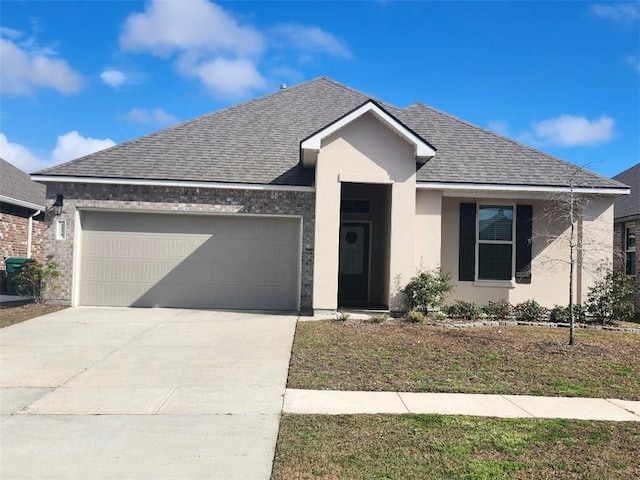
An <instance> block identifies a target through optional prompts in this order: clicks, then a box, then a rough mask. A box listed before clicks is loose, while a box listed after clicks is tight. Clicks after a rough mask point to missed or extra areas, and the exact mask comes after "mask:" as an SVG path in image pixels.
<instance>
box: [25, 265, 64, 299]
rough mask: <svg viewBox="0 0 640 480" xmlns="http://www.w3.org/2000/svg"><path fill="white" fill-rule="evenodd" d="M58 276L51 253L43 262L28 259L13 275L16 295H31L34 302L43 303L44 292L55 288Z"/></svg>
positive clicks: (57, 267)
mask: <svg viewBox="0 0 640 480" xmlns="http://www.w3.org/2000/svg"><path fill="white" fill-rule="evenodd" d="M58 278H60V270H59V265H58V262H56V261H55V260H54V258H53V255H47V258H46V259H45V261H44V263H40V262H39V261H37V260H33V259H29V260H27V261H26V262H25V263H24V264H23V265H22V268H20V271H19V272H18V273H17V274H16V276H15V279H14V282H15V284H16V292H17V293H18V295H24V296H27V297H33V299H34V301H35V302H36V303H44V302H45V296H46V294H47V293H48V292H49V291H50V290H55V289H56V288H57V283H56V280H57V279H58Z"/></svg>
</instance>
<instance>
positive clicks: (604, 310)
mask: <svg viewBox="0 0 640 480" xmlns="http://www.w3.org/2000/svg"><path fill="white" fill-rule="evenodd" d="M598 278H599V279H598V280H596V282H595V283H594V284H593V285H592V286H591V288H590V289H589V293H588V294H587V310H588V312H589V314H591V315H592V316H593V318H594V320H596V321H599V322H601V323H602V324H603V325H604V324H605V323H612V322H616V321H627V322H629V321H632V320H633V318H634V316H635V314H636V306H635V300H634V297H635V296H636V295H638V287H636V285H635V284H634V283H633V281H632V280H631V278H630V277H629V276H627V275H625V274H624V273H622V272H618V271H614V270H612V269H611V268H610V267H601V268H600V269H598Z"/></svg>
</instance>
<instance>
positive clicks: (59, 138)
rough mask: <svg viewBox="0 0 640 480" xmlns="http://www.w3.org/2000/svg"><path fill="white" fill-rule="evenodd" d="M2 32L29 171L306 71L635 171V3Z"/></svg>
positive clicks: (343, 9)
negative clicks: (421, 104)
mask: <svg viewBox="0 0 640 480" xmlns="http://www.w3.org/2000/svg"><path fill="white" fill-rule="evenodd" d="M0 27H1V28H0V42H1V44H0V156H1V157H2V158H5V159H6V160H8V161H10V162H12V163H13V164H15V165H16V166H18V167H20V168H22V169H23V170H25V171H28V172H32V171H35V170H38V169H40V168H43V167H46V166H49V165H51V164H53V163H60V162H63V161H68V160H71V159H73V158H77V157H78V156H81V155H84V154H87V153H90V152H92V151H95V150H97V149H102V148H106V147H108V146H111V145H113V144H117V143H121V142H124V141H127V140H130V139H132V138H136V137H139V136H141V135H144V134H146V133H150V132H153V131H155V130H158V129H161V128H165V127H167V126H169V125H172V124H174V123H177V122H180V121H185V120H189V119H191V118H194V117H196V116H198V115H201V114H204V113H208V112H211V111H214V110H217V109H219V108H222V107H225V106H228V105H232V104H236V103H238V102H241V101H246V100H248V99H251V98H255V97H258V96H262V95H265V94H268V93H269V92H273V91H275V90H277V89H278V86H279V85H280V84H281V83H286V84H288V85H295V84H297V83H300V82H303V81H306V80H310V79H312V78H316V77H318V76H322V75H325V76H328V77H331V78H333V79H335V80H337V81H339V82H342V83H344V84H347V85H349V86H351V87H353V88H355V89H357V90H360V91H362V92H365V93H367V94H369V95H371V96H372V97H375V98H379V99H382V100H384V101H387V102H389V103H392V104H395V105H397V106H400V107H403V106H407V105H409V104H411V103H414V102H417V101H420V102H422V103H425V104H427V105H430V106H432V107H435V108H438V109H440V110H443V111H445V112H447V113H450V114H452V115H455V116H457V117H460V118H463V119H465V120H467V121H469V122H471V123H474V124H476V125H478V126H481V127H484V128H488V129H491V130H494V131H496V132H498V133H501V134H504V135H507V136H509V137H511V138H513V139H515V140H518V141H521V142H524V143H527V144H529V145H532V146H534V147H536V148H538V149H540V150H543V151H545V152H548V153H551V154H553V155H556V156H559V157H561V158H564V159H566V160H569V161H572V162H574V163H576V164H578V165H582V166H587V167H588V168H590V169H591V170H594V171H597V172H599V173H601V174H603V175H605V176H612V175H615V174H616V173H619V172H621V171H622V170H625V169H627V168H629V167H631V166H632V165H634V164H636V163H638V162H640V2H622V3H619V2H604V1H600V2H586V1H575V2H565V1H556V2H515V1H514V2H497V1H496V2H427V1H423V2H417V1H415V2H399V1H369V2H364V1H363V2H328V1H315V2H303V1H298V2H276V1H262V2H257V1H256V2H249V1H246V2H240V1H236V2H215V3H214V2H211V1H209V0H163V1H160V0H154V1H146V2H145V1H87V0H85V1H80V2H75V1H52V2H35V1H15V0H14V1H11V0H9V1H3V2H2V4H1V5H0ZM427 140H428V138H427Z"/></svg>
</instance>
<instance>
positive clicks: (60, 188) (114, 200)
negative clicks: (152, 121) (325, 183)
mask: <svg viewBox="0 0 640 480" xmlns="http://www.w3.org/2000/svg"><path fill="white" fill-rule="evenodd" d="M57 193H62V194H63V195H64V209H63V214H62V215H61V216H59V217H55V220H66V222H67V239H66V240H56V239H55V222H54V217H52V215H51V214H50V213H49V214H48V216H49V218H48V220H49V222H51V223H52V225H53V226H54V228H48V229H47V231H46V233H45V235H46V249H45V253H52V254H54V255H55V257H56V259H57V260H58V262H59V263H60V269H61V272H62V278H61V281H60V288H59V290H58V291H57V292H53V294H52V295H53V296H55V298H54V299H55V300H59V301H61V302H65V303H70V302H71V300H72V272H73V262H74V236H75V233H76V225H75V220H76V212H77V210H78V209H81V208H105V209H124V210H139V211H150V212H153V211H171V212H203V213H238V214H271V215H297V216H301V217H302V231H303V238H302V275H301V282H302V284H301V295H300V305H301V310H303V311H308V310H310V309H311V304H312V296H313V283H312V278H313V231H314V223H315V217H314V215H315V212H314V210H315V194H314V193H313V192H295V191H272V190H229V189H204V188H180V187H151V186H132V185H102V184H70V183H55V184H49V185H48V186H47V205H48V206H51V205H52V204H53V202H54V200H55V197H56V194H57Z"/></svg>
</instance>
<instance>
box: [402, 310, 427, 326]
mask: <svg viewBox="0 0 640 480" xmlns="http://www.w3.org/2000/svg"><path fill="white" fill-rule="evenodd" d="M406 319H407V321H408V322H411V323H423V322H426V321H427V316H426V315H425V314H424V313H422V312H421V311H420V310H409V312H408V313H407V316H406Z"/></svg>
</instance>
